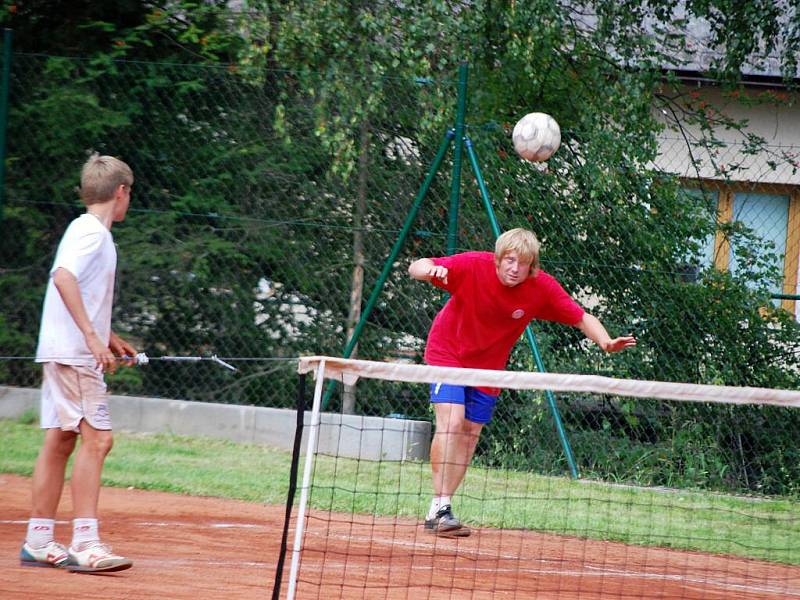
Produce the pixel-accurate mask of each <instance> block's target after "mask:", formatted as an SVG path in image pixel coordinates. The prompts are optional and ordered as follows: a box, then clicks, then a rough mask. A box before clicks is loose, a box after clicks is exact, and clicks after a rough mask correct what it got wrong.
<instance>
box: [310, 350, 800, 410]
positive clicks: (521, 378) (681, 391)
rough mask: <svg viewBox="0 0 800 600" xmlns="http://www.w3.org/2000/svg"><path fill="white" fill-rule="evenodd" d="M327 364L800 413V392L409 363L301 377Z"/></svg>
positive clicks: (401, 377)
mask: <svg viewBox="0 0 800 600" xmlns="http://www.w3.org/2000/svg"><path fill="white" fill-rule="evenodd" d="M321 362H324V363H325V365H324V377H326V378H329V379H334V380H336V381H340V382H342V383H344V384H347V385H352V384H354V383H355V382H356V381H357V380H358V378H359V377H365V378H368V379H383V380H390V381H405V382H409V383H449V384H454V385H467V386H472V387H495V388H512V389H517V390H552V391H554V392H594V393H598V394H611V395H615V396H631V397H636V398H659V399H661V400H683V401H691V402H720V403H726V404H772V405H775V406H797V407H800V392H796V391H792V390H782V389H770V388H757V387H732V386H724V385H703V384H696V383H674V382H669V381H643V380H635V379H617V378H614V377H603V376H600V375H570V374H563V373H529V372H518V371H490V370H486V369H457V368H453V367H431V366H428V365H414V364H404V363H386V362H376V361H370V360H353V359H345V358H334V357H330V356H308V357H302V358H300V361H299V364H298V366H297V372H298V373H301V374H302V373H308V372H309V371H313V372H316V369H317V367H318V365H319V364H320V363H321Z"/></svg>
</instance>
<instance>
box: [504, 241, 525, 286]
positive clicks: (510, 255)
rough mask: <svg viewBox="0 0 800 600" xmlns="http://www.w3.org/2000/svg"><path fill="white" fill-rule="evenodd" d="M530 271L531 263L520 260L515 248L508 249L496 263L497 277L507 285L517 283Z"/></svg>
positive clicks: (523, 279)
mask: <svg viewBox="0 0 800 600" xmlns="http://www.w3.org/2000/svg"><path fill="white" fill-rule="evenodd" d="M530 273H531V263H530V262H524V261H522V260H521V259H520V258H519V256H518V255H517V252H516V250H509V251H508V252H506V253H505V254H504V255H503V258H501V259H500V263H499V264H498V265H497V278H498V279H499V280H500V283H502V284H503V285H505V286H507V287H514V286H515V285H519V284H520V283H522V282H523V281H525V280H526V279H527V278H528V275H530Z"/></svg>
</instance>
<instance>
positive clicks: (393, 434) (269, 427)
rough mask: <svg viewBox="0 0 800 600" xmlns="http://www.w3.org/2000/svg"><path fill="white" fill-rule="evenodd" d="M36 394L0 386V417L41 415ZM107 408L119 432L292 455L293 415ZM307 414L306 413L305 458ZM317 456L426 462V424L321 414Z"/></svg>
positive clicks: (155, 406)
mask: <svg viewBox="0 0 800 600" xmlns="http://www.w3.org/2000/svg"><path fill="white" fill-rule="evenodd" d="M39 395H40V392H39V390H38V389H34V388H16V387H7V386H0V418H8V419H15V418H18V417H19V416H21V415H22V414H23V413H25V412H26V411H30V410H33V411H35V412H37V413H38V411H39ZM109 409H110V411H111V415H112V421H113V423H114V429H115V430H117V431H131V432H137V433H173V434H177V435H190V436H196V437H210V438H217V439H225V440H230V441H233V442H242V443H249V444H264V445H267V446H272V447H275V448H280V449H283V450H291V449H292V446H293V443H294V434H295V423H296V422H297V415H296V411H294V410H290V409H283V408H265V407H261V406H238V405H231V404H213V403H208V402H192V401H189V400H173V399H162V398H145V397H139V396H114V395H112V396H110V397H109ZM310 417H311V415H310V414H309V413H306V415H305V419H304V423H305V427H306V429H305V431H304V434H303V453H305V448H306V446H305V445H306V443H307V439H306V438H307V434H308V426H309V424H310V422H311V418H310ZM320 421H321V422H320V431H319V436H318V451H319V453H320V454H327V455H331V456H341V457H345V458H358V459H362V460H374V461H378V460H388V461H405V460H423V461H424V460H427V459H428V456H429V450H430V442H431V424H430V423H429V422H428V421H414V420H411V419H395V418H384V417H364V416H358V415H341V414H338V413H323V414H322V415H321V418H320Z"/></svg>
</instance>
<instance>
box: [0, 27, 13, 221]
mask: <svg viewBox="0 0 800 600" xmlns="http://www.w3.org/2000/svg"><path fill="white" fill-rule="evenodd" d="M13 33H14V32H13V31H12V30H11V29H8V28H6V29H3V73H2V81H1V82H0V223H2V222H3V206H4V205H5V199H6V133H7V131H8V91H9V87H10V82H11V39H12V37H13Z"/></svg>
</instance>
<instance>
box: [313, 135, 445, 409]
mask: <svg viewBox="0 0 800 600" xmlns="http://www.w3.org/2000/svg"><path fill="white" fill-rule="evenodd" d="M453 136H454V132H453V130H452V129H449V130H448V131H447V133H446V134H445V136H444V139H443V140H442V143H441V145H440V146H439V151H438V152H437V153H436V157H435V158H434V159H433V163H432V164H431V167H430V169H428V175H427V176H426V177H425V181H423V182H422V186H421V187H420V189H419V192H417V197H416V198H415V199H414V204H412V206H411V209H409V211H408V215H406V220H405V222H404V223H403V228H402V230H401V231H400V235H399V236H398V238H397V240H396V241H395V243H394V246H392V250H391V252H389V257H388V258H387V259H386V262H384V263H383V270H382V271H381V274H380V276H379V277H378V281H377V282H376V283H375V287H374V288H373V289H372V293H371V294H370V296H369V300H367V305H366V306H365V307H364V311H363V312H362V313H361V318H360V319H359V320H358V323H356V326H355V328H354V329H353V335H351V336H350V339H349V340H348V342H347V345H346V346H345V349H344V353H343V357H344V358H350V354H351V353H352V352H353V348H355V347H356V344H357V343H358V339H359V338H360V337H361V330H362V329H363V328H364V324H365V323H366V322H367V318H369V315H370V313H371V312H372V309H373V307H374V306H375V303H376V302H377V301H378V296H379V295H380V293H381V290H382V289H383V285H384V284H385V283H386V279H387V278H388V277H389V273H390V272H391V270H392V265H393V264H394V262H395V260H397V255H398V254H400V249H401V248H402V247H403V243H404V242H405V239H406V237H408V232H409V231H410V230H411V225H412V224H413V223H414V219H416V218H417V213H418V212H419V207H420V206H421V205H422V201H423V200H424V199H425V196H426V195H427V194H428V190H429V189H430V187H431V183H433V178H434V177H436V173H437V172H438V171H439V166H440V165H441V164H442V160H444V155H445V153H446V152H447V147H448V146H449V145H450V142H452V141H453ZM335 385H336V384H335V382H333V381H331V382H330V383H329V384H328V387H327V388H326V389H325V396H324V397H323V398H322V410H325V409H327V408H328V403H329V402H330V399H331V394H332V393H333V388H334V387H335Z"/></svg>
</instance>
